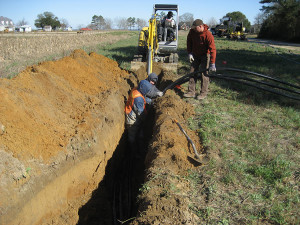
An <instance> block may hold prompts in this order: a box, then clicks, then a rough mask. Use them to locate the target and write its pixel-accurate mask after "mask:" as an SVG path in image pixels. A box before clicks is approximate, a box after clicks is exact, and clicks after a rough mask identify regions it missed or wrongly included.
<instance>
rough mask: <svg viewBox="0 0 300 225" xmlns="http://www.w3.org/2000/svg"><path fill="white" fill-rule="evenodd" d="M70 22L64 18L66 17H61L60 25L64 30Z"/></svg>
mask: <svg viewBox="0 0 300 225" xmlns="http://www.w3.org/2000/svg"><path fill="white" fill-rule="evenodd" d="M69 26H70V25H69V22H68V20H66V19H64V18H61V19H60V27H61V28H62V29H63V30H64V29H66V28H67V27H69Z"/></svg>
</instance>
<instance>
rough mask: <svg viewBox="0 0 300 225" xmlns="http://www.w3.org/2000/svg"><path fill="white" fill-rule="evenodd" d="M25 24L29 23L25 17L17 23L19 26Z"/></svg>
mask: <svg viewBox="0 0 300 225" xmlns="http://www.w3.org/2000/svg"><path fill="white" fill-rule="evenodd" d="M23 25H28V22H27V21H26V20H25V18H23V19H22V20H20V21H19V22H18V23H17V26H23Z"/></svg>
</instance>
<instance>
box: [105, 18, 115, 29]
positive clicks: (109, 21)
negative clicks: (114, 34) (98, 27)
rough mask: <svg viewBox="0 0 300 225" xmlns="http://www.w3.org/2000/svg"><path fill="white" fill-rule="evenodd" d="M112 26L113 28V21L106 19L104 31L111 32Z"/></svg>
mask: <svg viewBox="0 0 300 225" xmlns="http://www.w3.org/2000/svg"><path fill="white" fill-rule="evenodd" d="M112 26H113V21H112V20H111V19H109V18H105V26H104V29H106V30H110V29H112Z"/></svg>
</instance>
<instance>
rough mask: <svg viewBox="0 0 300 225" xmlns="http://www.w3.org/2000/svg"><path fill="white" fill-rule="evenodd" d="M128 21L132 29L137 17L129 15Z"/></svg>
mask: <svg viewBox="0 0 300 225" xmlns="http://www.w3.org/2000/svg"><path fill="white" fill-rule="evenodd" d="M127 23H128V26H129V28H130V30H131V29H132V28H133V27H134V26H135V24H136V21H135V17H129V18H128V19H127Z"/></svg>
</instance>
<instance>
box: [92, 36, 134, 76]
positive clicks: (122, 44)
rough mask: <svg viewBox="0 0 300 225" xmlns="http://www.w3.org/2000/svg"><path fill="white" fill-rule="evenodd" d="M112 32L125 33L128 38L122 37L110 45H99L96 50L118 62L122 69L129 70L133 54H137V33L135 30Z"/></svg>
mask: <svg viewBox="0 0 300 225" xmlns="http://www.w3.org/2000/svg"><path fill="white" fill-rule="evenodd" d="M114 34H116V35H117V34H118V35H121V34H127V35H129V38H126V39H123V40H121V41H118V42H116V43H113V44H111V45H104V46H103V45H99V46H98V48H97V50H96V52H97V53H98V54H101V55H104V56H106V57H108V58H110V59H113V60H115V61H117V62H118V64H119V66H120V67H121V68H122V69H126V70H129V69H130V62H131V61H132V59H133V56H134V55H135V54H137V43H138V35H139V33H138V32H137V31H132V32H124V31H123V32H121V31H119V32H114Z"/></svg>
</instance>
